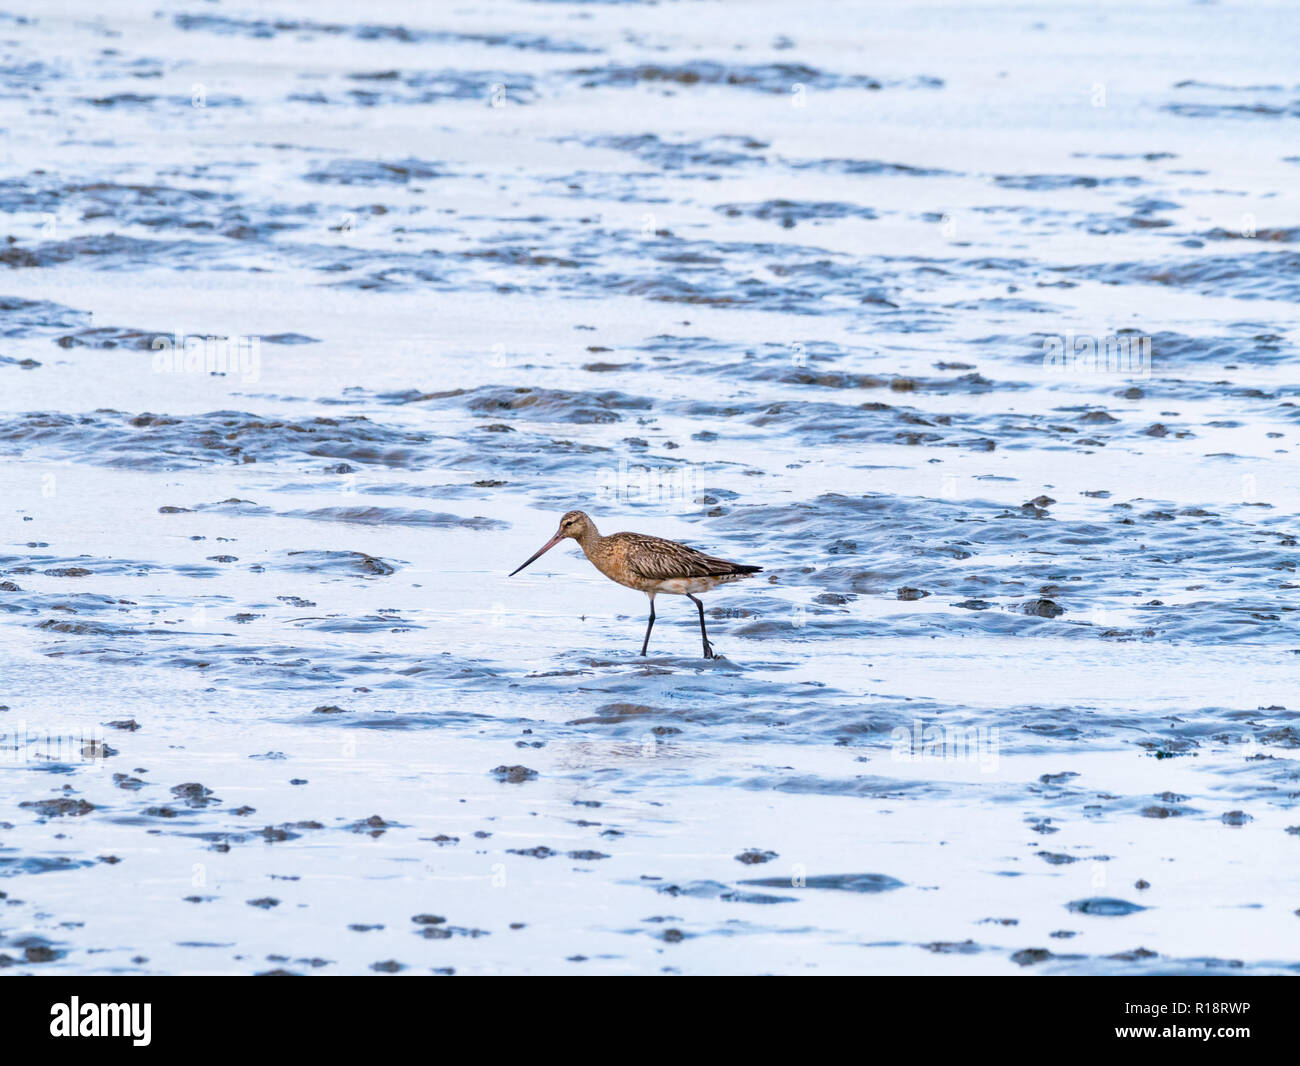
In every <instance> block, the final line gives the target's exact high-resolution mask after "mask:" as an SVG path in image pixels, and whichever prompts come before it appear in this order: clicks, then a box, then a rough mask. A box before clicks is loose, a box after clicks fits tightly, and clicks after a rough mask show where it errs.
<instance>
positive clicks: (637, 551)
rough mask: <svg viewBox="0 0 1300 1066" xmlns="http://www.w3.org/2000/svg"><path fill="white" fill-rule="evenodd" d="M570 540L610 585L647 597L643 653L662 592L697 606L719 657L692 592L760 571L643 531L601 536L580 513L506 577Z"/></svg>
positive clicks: (709, 648)
mask: <svg viewBox="0 0 1300 1066" xmlns="http://www.w3.org/2000/svg"><path fill="white" fill-rule="evenodd" d="M569 537H572V538H573V539H574V540H576V541H577V542H578V547H580V548H581V549H582V554H583V555H585V556H586V557H587V558H588V559H590V560H591V562H592V565H593V566H595V568H596V569H597V570H599V571H600V572H601V573H602V574H604V575H605V576H606V577H607V578H609V579H610V580H611V581H617V582H618V583H619V584H620V585H626V586H627V587H628V588H630V589H637V590H639V591H641V592H644V593H645V594H646V595H647V596H649V597H650V621H649V622H648V623H647V624H646V627H645V640H644V641H642V642H641V654H642V655H644V654H645V653H646V649H647V648H648V647H649V646H650V630H652V629H653V628H654V624H655V597H656V596H657V595H659V593H661V592H664V593H668V594H669V595H673V596H685V597H687V599H689V600H691V601H692V602H694V604H695V606H696V607H698V608H699V610H700V637H701V638H702V639H703V641H704V657H705V658H706V659H716V658H718V656H717V655H716V654H715V653H714V651H713V645H712V644H710V643H709V633H708V630H706V629H705V628H704V604H703V603H701V602H700V601H699V600H697V599H696V598H695V593H697V592H708V591H709V590H710V589H712V588H716V587H717V586H718V585H724V584H726V583H727V582H728V581H739V580H740V579H741V578H742V577H749V576H750V575H751V574H757V573H758V572H759V571H760V570H762V569H763V568H762V567H761V566H745V565H743V564H741V563H729V562H727V560H725V559H716V558H714V557H713V556H712V555H705V554H704V553H703V552H698V551H696V550H695V549H694V548H688V547H687V546H686V545H685V544H678V543H677V542H676V541H674V540H664V539H663V538H662V537H648V536H646V535H645V534H644V533H611V534H610V535H609V536H608V537H602V536H601V535H600V530H598V529H597V528H596V523H595V522H593V521H592V520H591V519H590V518H588V517H587V516H586V515H585V514H584V513H583V512H582V511H570V512H569V513H568V514H566V515H565V516H564V517H563V518H561V519H560V528H559V529H558V530H557V531H556V533H555V536H553V537H552V538H551V539H550V540H548V541H547V542H546V543H545V544H544V545H542V549H541V551H539V552H538V553H537V554H536V555H534V556H533V557H532V558H531V559H529V560H528V562H526V563H524V564H523V566H520V567H519V568H518V569H516V570H514V571H512V572H511V574H510V576H511V577H514V576H515V574H517V573H519V571H520V570H522V569H523V568H524V566H528V565H529V564H531V563H533V562H536V561H537V560H538V559H540V558H541V557H542V556H543V555H545V554H546V553H547V552H548V551H550V550H551V549H552V548H554V547H555V546H556V545H557V544H559V543H560V541H562V540H565V539H566V538H569Z"/></svg>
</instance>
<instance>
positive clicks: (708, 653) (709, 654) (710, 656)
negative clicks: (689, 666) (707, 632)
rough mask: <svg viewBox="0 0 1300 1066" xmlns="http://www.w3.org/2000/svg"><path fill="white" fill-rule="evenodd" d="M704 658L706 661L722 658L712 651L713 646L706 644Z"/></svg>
mask: <svg viewBox="0 0 1300 1066" xmlns="http://www.w3.org/2000/svg"><path fill="white" fill-rule="evenodd" d="M704 657H705V658H706V659H721V658H722V656H721V655H719V654H718V653H717V652H716V651H714V650H713V645H712V644H707V643H706V644H705V645H704Z"/></svg>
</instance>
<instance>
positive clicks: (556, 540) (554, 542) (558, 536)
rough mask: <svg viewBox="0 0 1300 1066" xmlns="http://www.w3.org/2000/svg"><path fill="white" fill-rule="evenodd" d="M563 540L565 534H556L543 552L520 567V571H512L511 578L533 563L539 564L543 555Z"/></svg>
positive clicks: (544, 546) (546, 544)
mask: <svg viewBox="0 0 1300 1066" xmlns="http://www.w3.org/2000/svg"><path fill="white" fill-rule="evenodd" d="M563 539H564V535H563V534H561V533H556V534H555V536H553V537H552V538H551V539H550V540H548V541H547V542H546V543H545V544H544V545H543V546H542V550H541V551H539V552H538V553H537V554H536V555H534V556H533V557H532V558H531V559H529V560H528V562H526V563H524V564H523V566H520V567H519V568H518V569H515V570H512V571H510V576H511V577H514V576H515V574H517V573H519V571H520V570H522V569H523V568H524V567H525V566H531V565H532V564H533V563H535V562H537V560H538V559H540V558H541V557H542V556H543V555H545V554H546V553H547V552H548V551H550V550H551V549H552V548H554V547H555V546H556V545H557V544H559V543H560V541H562V540H563Z"/></svg>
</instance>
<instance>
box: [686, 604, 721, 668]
mask: <svg viewBox="0 0 1300 1066" xmlns="http://www.w3.org/2000/svg"><path fill="white" fill-rule="evenodd" d="M686 598H687V599H689V600H694V602H695V606H696V607H698V608H699V609H700V636H701V637H703V638H704V657H705V658H706V659H716V658H717V657H718V656H717V655H716V654H714V651H713V645H712V644H710V643H709V631H708V630H707V629H705V628H704V603H703V601H701V600H697V599H695V597H694V596H692V595H691V594H690V593H689V592H688V593H687V594H686Z"/></svg>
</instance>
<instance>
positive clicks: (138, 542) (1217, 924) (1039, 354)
mask: <svg viewBox="0 0 1300 1066" xmlns="http://www.w3.org/2000/svg"><path fill="white" fill-rule="evenodd" d="M737 10H738V5H730V4H728V5H722V4H715V3H703V2H701V3H694V2H692V3H668V2H665V3H658V4H639V3H578V2H573V3H567V2H556V3H524V2H521V0H520V2H516V0H512V2H499V3H488V4H478V5H472V6H471V7H466V8H463V9H443V8H442V7H441V6H440V5H429V6H427V7H425V6H423V5H420V6H417V5H409V4H404V3H400V2H396V0H376V2H373V3H370V4H367V5H366V6H365V8H364V10H363V11H359V10H358V8H357V5H355V4H349V3H343V2H339V0H335V2H316V3H306V2H305V0H304V2H298V0H275V2H274V3H273V4H271V5H270V6H267V5H238V4H227V3H222V4H202V5H196V4H194V3H193V2H191V0H183V2H175V0H150V2H149V3H147V4H146V3H138V4H134V3H131V4H120V5H114V6H113V8H112V9H111V10H109V11H105V10H104V5H102V4H91V3H89V2H80V0H77V2H73V0H60V2H57V3H47V4H42V5H39V6H37V5H33V6H32V10H31V11H30V12H29V13H28V14H26V15H22V14H17V15H8V16H2V17H0V47H3V55H4V59H3V65H2V67H0V74H2V78H0V128H3V129H4V131H5V135H4V139H3V142H2V143H3V148H0V152H3V153H4V168H3V175H2V179H3V180H0V210H3V211H4V213H5V214H4V217H5V220H6V224H7V235H8V238H9V239H8V241H7V242H6V243H5V244H4V245H2V246H0V278H2V279H3V285H0V330H2V332H3V338H4V343H3V346H0V383H2V384H3V385H4V388H3V392H0V453H2V454H3V457H4V465H3V467H2V468H0V469H2V473H0V485H2V487H3V496H4V499H5V501H6V505H7V506H6V507H5V508H4V510H3V517H2V518H0V521H3V523H4V537H3V547H0V625H2V626H3V639H2V640H0V706H2V707H3V709H2V710H0V732H2V733H3V734H4V736H3V740H0V745H2V746H3V751H4V756H5V760H4V763H3V764H2V765H3V771H4V774H3V781H4V786H3V793H2V794H0V806H2V808H3V809H0V892H2V893H3V896H0V904H3V910H0V914H3V916H4V918H5V920H4V921H3V922H0V964H3V965H4V966H6V967H13V968H14V969H13V970H11V972H67V973H207V972H220V973H268V972H283V971H287V972H293V973H327V974H332V973H365V972H371V971H376V972H404V973H428V972H430V971H434V972H451V971H454V972H455V973H460V974H467V973H556V972H560V973H570V972H571V973H597V972H599V973H647V972H676V973H805V972H808V973H882V972H884V973H933V972H940V973H1116V972H1119V973H1149V972H1178V973H1183V972H1189V973H1205V972H1220V971H1222V972H1234V973H1241V972H1261V973H1273V972H1283V971H1294V970H1296V969H1297V968H1300V935H1298V934H1300V925H1298V924H1297V920H1296V907H1297V906H1298V905H1300V902H1298V901H1300V873H1297V870H1298V869H1300V867H1298V866H1297V863H1296V856H1297V852H1296V849H1297V848H1300V827H1297V826H1296V825H1295V823H1298V822H1300V815H1298V814H1297V813H1296V812H1295V806H1296V796H1297V795H1298V794H1300V785H1298V784H1297V781H1300V773H1298V772H1297V768H1296V763H1295V757H1294V755H1295V751H1296V748H1297V747H1300V725H1297V723H1296V719H1297V717H1298V716H1297V713H1296V711H1294V710H1291V709H1288V708H1289V706H1290V705H1291V704H1294V703H1296V701H1297V696H1296V694H1295V670H1296V662H1297V660H1296V655H1297V652H1298V651H1300V640H1298V639H1297V638H1296V636H1295V617H1294V613H1293V612H1294V611H1295V590H1296V587H1297V578H1296V563H1297V559H1298V558H1300V556H1298V555H1297V540H1296V533H1297V525H1300V523H1297V520H1296V514H1297V509H1298V505H1300V487H1298V486H1300V483H1298V482H1297V479H1296V478H1295V477H1294V473H1295V457H1294V453H1293V448H1294V437H1295V434H1296V433H1297V432H1300V406H1298V404H1300V386H1297V384H1296V383H1295V382H1296V378H1295V374H1294V369H1293V368H1294V365H1295V362H1296V359H1297V354H1298V353H1297V336H1298V334H1297V320H1298V318H1300V315H1298V312H1297V306H1296V302H1297V297H1298V296H1300V286H1298V283H1297V277H1300V272H1298V271H1297V267H1298V266H1300V202H1298V201H1300V186H1298V185H1297V180H1296V179H1297V176H1300V169H1298V168H1300V155H1297V148H1296V143H1297V141H1296V133H1297V129H1298V127H1297V121H1298V120H1300V84H1297V82H1296V74H1295V71H1296V65H1295V51H1294V26H1295V16H1294V14H1293V13H1292V12H1290V11H1289V10H1288V8H1287V7H1286V6H1285V5H1280V6H1276V7H1273V6H1269V5H1251V6H1249V7H1241V8H1236V7H1233V8H1225V7H1222V6H1220V5H1199V4H1183V3H1154V4H1138V5H1133V4H1129V3H1125V4H1118V3H1117V4H1100V5H1098V4H1095V3H1090V4H1086V5H1082V4H1080V5H1073V4H1063V5H1058V4H1042V5H1037V6H1035V5H1030V6H1025V5H1010V4H1005V5H1004V4H991V5H966V4H938V3H921V4H902V3H899V4H879V5H873V6H872V7H871V8H870V9H867V8H865V7H864V6H862V5H847V4H839V3H833V2H829V0H811V2H810V3H805V4H800V5H798V6H797V8H792V7H791V6H790V5H788V4H782V3H776V2H772V3H762V2H752V3H748V4H747V5H746V9H745V12H744V15H743V16H738V15H737ZM187 337H188V338H235V340H234V341H233V342H230V343H226V344H224V345H222V344H219V343H217V342H216V341H207V342H203V341H195V342H192V343H194V344H198V349H197V350H198V352H199V357H202V358H211V359H212V360H221V362H219V363H218V362H213V363H210V364H207V365H206V367H205V365H204V364H203V362H202V358H198V359H197V365H195V364H194V363H190V364H187V361H186V345H185V342H184V338H187ZM158 338H164V339H170V340H171V341H172V342H173V344H174V345H175V346H176V347H178V348H179V353H173V352H171V351H169V350H168V348H167V347H166V344H165V343H164V344H163V345H162V346H161V347H160V346H159V342H158ZM238 338H244V339H245V340H244V342H243V344H242V346H241V344H240V342H239V340H238ZM1052 338H1059V341H1057V342H1053V340H1052ZM1076 338H1092V339H1095V340H1096V341H1098V342H1099V343H1100V344H1102V346H1103V352H1104V345H1105V342H1106V340H1107V339H1108V338H1109V339H1111V340H1118V341H1122V342H1123V344H1124V346H1123V348H1122V349H1121V350H1119V358H1118V359H1117V361H1115V362H1112V363H1111V364H1110V365H1109V366H1107V365H1105V360H1104V359H1103V360H1102V363H1103V365H1102V366H1101V368H1099V369H1098V368H1095V367H1094V365H1093V363H1092V362H1091V360H1090V359H1089V360H1085V361H1084V362H1082V363H1081V362H1079V361H1078V360H1076V359H1074V358H1071V355H1072V353H1074V352H1075V350H1076V349H1075V347H1074V343H1075V339H1076ZM1054 345H1055V346H1054ZM1113 347H1114V346H1113ZM232 353H233V362H230V361H229V360H230V358H231V355H232ZM241 358H242V360H243V362H242V363H241V361H240V360H241ZM216 367H220V368H222V369H223V370H224V372H217V373H211V372H208V371H209V369H211V368H216ZM572 507H580V508H583V509H585V510H587V511H589V512H590V513H591V514H592V516H593V517H594V519H595V520H596V522H597V523H598V524H599V525H600V526H601V527H602V528H603V529H604V530H605V531H606V532H612V531H614V530H616V529H620V528H628V529H635V530H639V531H644V532H651V533H656V534H660V535H664V536H669V537H674V538H677V539H681V540H685V541H686V542H688V543H691V544H693V545H696V546H699V547H701V548H704V549H706V550H709V551H711V552H713V553H715V554H719V555H723V556H725V557H730V558H735V559H738V560H740V561H743V562H749V563H755V564H759V565H762V566H763V567H764V568H765V569H764V572H763V574H762V575H760V576H759V578H758V579H756V580H751V581H747V582H744V583H739V584H736V585H731V586H728V587H726V588H724V589H721V590H719V591H717V592H716V593H714V594H713V595H711V596H709V597H708V598H707V599H706V606H707V608H708V616H709V625H710V634H711V636H712V638H713V640H714V643H715V644H716V646H717V647H718V649H719V650H720V651H721V652H722V654H723V656H724V657H723V658H721V659H719V660H716V661H711V662H710V661H705V660H702V659H700V658H699V657H698V652H699V643H698V639H699V637H698V631H697V629H696V627H695V616H694V612H693V608H692V606H691V605H690V604H689V603H687V602H685V601H678V600H675V599H673V598H670V597H665V598H662V599H661V600H660V601H659V604H658V622H657V625H656V627H655V631H654V635H653V640H652V643H651V649H650V650H651V654H650V656H649V657H648V658H646V659H642V658H641V657H640V656H638V655H637V654H636V653H637V651H639V648H640V640H641V637H642V633H643V626H644V620H645V613H646V612H645V608H646V603H645V599H644V597H642V596H641V595H640V594H639V593H635V592H632V591H630V590H626V589H622V588H620V587H618V586H615V585H613V584H611V583H609V582H608V581H607V580H606V579H604V578H603V577H602V576H601V575H600V574H598V573H597V572H596V571H595V570H594V569H592V568H591V567H590V566H589V564H587V563H586V562H585V560H583V559H582V558H581V556H580V555H578V554H577V553H576V552H575V550H574V548H573V547H572V546H571V545H569V546H565V547H563V548H561V549H557V550H556V551H554V552H552V553H551V554H549V555H547V556H545V557H544V558H543V559H542V560H540V561H539V562H538V563H536V564H534V565H533V566H532V567H531V568H530V569H529V570H527V571H525V572H524V573H523V574H520V575H519V576H518V577H516V578H514V579H507V578H506V577H505V575H506V574H507V573H509V572H510V571H511V570H512V569H514V567H516V566H517V565H518V564H519V563H520V562H522V561H523V560H524V559H525V558H527V557H528V555H530V554H531V553H532V552H533V551H535V550H536V549H537V548H538V547H539V546H540V545H541V544H542V543H543V542H544V541H545V540H546V538H548V537H549V536H550V535H551V533H552V532H553V531H554V529H555V523H556V519H557V517H558V515H559V514H560V513H562V512H563V511H565V510H566V509H569V508H572Z"/></svg>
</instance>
